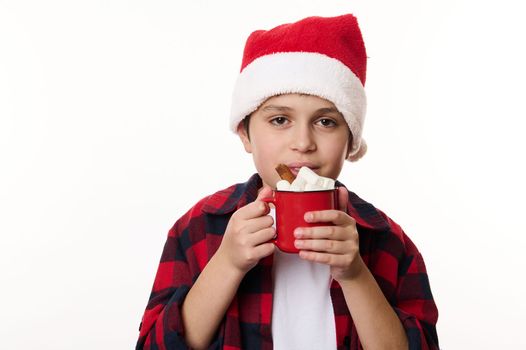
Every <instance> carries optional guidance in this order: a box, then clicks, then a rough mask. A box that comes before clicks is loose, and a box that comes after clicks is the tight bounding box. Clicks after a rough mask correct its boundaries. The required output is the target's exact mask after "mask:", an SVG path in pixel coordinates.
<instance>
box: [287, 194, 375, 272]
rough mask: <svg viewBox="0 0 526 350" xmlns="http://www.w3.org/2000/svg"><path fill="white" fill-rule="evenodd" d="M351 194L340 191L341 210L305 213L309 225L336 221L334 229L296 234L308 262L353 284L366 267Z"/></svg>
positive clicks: (306, 229) (303, 230)
mask: <svg viewBox="0 0 526 350" xmlns="http://www.w3.org/2000/svg"><path fill="white" fill-rule="evenodd" d="M348 198H349V193H348V191H347V189H346V188H345V187H339V188H338V203H339V209H340V210H323V211H313V212H307V213H305V221H307V222H332V223H333V224H334V226H318V227H301V228H297V229H296V230H295V231H294V235H295V237H296V241H295V245H296V248H298V249H300V253H299V255H300V257H301V258H302V259H305V260H309V261H315V262H319V263H322V264H327V265H329V266H330V267H331V275H332V277H333V278H334V279H335V280H336V281H339V282H341V281H345V280H347V281H350V280H352V279H353V278H354V277H356V276H358V274H359V273H360V272H361V271H362V270H363V269H364V268H365V264H364V262H363V260H362V258H361V256H360V250H359V240H358V231H357V229H356V221H355V220H354V219H353V218H352V217H350V216H349V215H348V214H347V202H348Z"/></svg>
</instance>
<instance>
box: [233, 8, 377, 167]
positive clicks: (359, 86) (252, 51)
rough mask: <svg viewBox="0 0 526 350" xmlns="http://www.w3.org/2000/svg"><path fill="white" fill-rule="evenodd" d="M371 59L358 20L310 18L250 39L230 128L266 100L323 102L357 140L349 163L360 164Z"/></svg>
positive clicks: (236, 91)
mask: <svg viewBox="0 0 526 350" xmlns="http://www.w3.org/2000/svg"><path fill="white" fill-rule="evenodd" d="M366 61H367V55H366V52H365V46H364V42H363V38H362V34H361V31H360V28H359V26H358V22H357V20H356V17H354V16H353V15H351V14H347V15H342V16H337V17H308V18H305V19H302V20H300V21H298V22H295V23H289V24H283V25H280V26H278V27H275V28H273V29H270V30H258V31H255V32H253V33H252V34H251V35H250V36H249V37H248V39H247V42H246V45H245V50H244V53H243V61H242V64H241V72H240V74H239V76H238V78H237V81H236V83H235V86H234V92H233V95H232V109H231V115H230V128H231V129H232V130H233V131H234V132H236V131H237V127H238V125H239V123H240V122H241V121H242V120H243V119H244V118H245V117H246V116H247V115H249V114H250V113H252V112H254V111H255V110H256V109H257V108H258V107H259V106H260V105H261V104H262V103H263V102H265V100H267V99H268V98H270V97H272V96H276V95H280V94H287V93H302V94H310V95H315V96H319V97H322V98H324V99H326V100H329V101H331V102H332V103H334V105H335V106H336V108H337V109H338V110H339V111H340V113H342V115H343V117H344V118H345V120H346V121H347V124H348V125H349V129H350V130H351V133H352V135H353V143H352V147H351V151H350V154H349V157H348V160H351V161H356V160H358V159H359V158H361V157H362V156H363V155H364V154H365V152H366V150H367V146H366V144H365V141H364V140H363V139H362V128H363V123H364V118H365V110H366V105H367V101H366V96H365V90H364V84H365V72H366V64H367V62H366Z"/></svg>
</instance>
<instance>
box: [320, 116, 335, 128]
mask: <svg viewBox="0 0 526 350" xmlns="http://www.w3.org/2000/svg"><path fill="white" fill-rule="evenodd" d="M316 124H320V125H321V126H323V127H326V128H332V127H335V126H336V125H338V124H337V123H336V122H335V121H334V120H332V119H329V118H322V119H319V120H318V121H317V122H316Z"/></svg>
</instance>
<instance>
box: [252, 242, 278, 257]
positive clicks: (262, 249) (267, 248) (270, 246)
mask: <svg viewBox="0 0 526 350" xmlns="http://www.w3.org/2000/svg"><path fill="white" fill-rule="evenodd" d="M274 250H276V246H275V245H274V243H263V244H260V245H258V246H256V247H254V255H256V256H257V258H258V259H262V258H264V257H266V256H269V255H270V254H272V253H274Z"/></svg>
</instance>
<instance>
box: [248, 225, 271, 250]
mask: <svg viewBox="0 0 526 350" xmlns="http://www.w3.org/2000/svg"><path fill="white" fill-rule="evenodd" d="M275 236H276V229H274V227H268V228H265V229H262V230H259V231H257V232H254V233H253V234H251V235H250V237H249V238H248V239H249V242H250V245H252V246H258V245H260V244H262V243H266V242H269V241H270V240H272V239H273V238H274V237H275Z"/></svg>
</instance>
